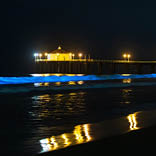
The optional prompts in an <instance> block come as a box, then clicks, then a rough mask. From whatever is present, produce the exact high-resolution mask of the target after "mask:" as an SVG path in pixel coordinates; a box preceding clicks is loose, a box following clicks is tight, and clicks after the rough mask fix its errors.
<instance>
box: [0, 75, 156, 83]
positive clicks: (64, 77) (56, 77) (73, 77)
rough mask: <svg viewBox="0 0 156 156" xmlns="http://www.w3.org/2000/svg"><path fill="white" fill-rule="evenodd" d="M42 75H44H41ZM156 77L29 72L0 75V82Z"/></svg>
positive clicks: (144, 76)
mask: <svg viewBox="0 0 156 156" xmlns="http://www.w3.org/2000/svg"><path fill="white" fill-rule="evenodd" d="M42 75H44V76H42ZM142 78H156V74H142V75H141V74H140V75H139V74H121V75H120V74H116V75H61V76H60V75H50V76H45V74H36V75H35V74H31V76H27V77H0V84H1V85H5V84H26V83H27V84H28V83H44V82H69V81H99V80H115V79H142Z"/></svg>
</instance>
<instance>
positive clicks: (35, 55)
mask: <svg viewBox="0 0 156 156" xmlns="http://www.w3.org/2000/svg"><path fill="white" fill-rule="evenodd" d="M37 56H38V53H35V54H34V57H35V61H36V60H37Z"/></svg>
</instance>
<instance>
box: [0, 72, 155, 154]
mask: <svg viewBox="0 0 156 156" xmlns="http://www.w3.org/2000/svg"><path fill="white" fill-rule="evenodd" d="M0 104H1V113H0V114H1V118H0V122H1V128H0V138H1V152H0V153H1V154H0V155H8V156H9V155H16V156H23V155H29V156H33V155H34V156H35V155H37V154H39V153H42V152H48V151H52V150H57V149H60V148H66V147H68V146H71V145H75V144H81V143H85V142H88V141H93V140H96V139H97V138H98V139H100V137H102V136H105V137H109V136H111V135H115V134H116V133H117V134H118V133H125V132H128V131H130V130H136V129H139V128H140V127H144V125H146V124H145V122H144V123H143V121H145V120H146V123H152V124H156V117H155V116H156V115H154V114H156V113H155V112H154V111H155V110H156V75H154V74H148V75H137V76H136V75H128V74H127V75H125V74H124V75H103V76H98V75H92V76H89V75H86V76H84V75H77V77H75V75H66V77H64V75H45V74H44V75H43V74H41V75H35V76H34V75H33V76H32V75H29V76H20V75H18V76H14V77H11V76H10V77H3V76H1V77H0ZM147 112H148V113H149V114H153V116H152V117H151V118H150V121H149V122H147V118H146V119H144V118H145V117H147V116H149V114H148V115H147ZM139 115H140V116H139ZM137 119H138V120H137ZM139 119H140V120H139ZM141 120H143V121H142V122H140V123H139V121H141ZM148 120H149V117H148ZM114 123H115V124H114ZM139 124H140V126H139ZM112 125H113V126H114V127H113V126H112ZM123 125H124V126H123ZM100 126H101V127H102V128H98V127H100ZM106 127H107V128H106ZM108 127H109V128H108ZM111 127H113V128H111ZM118 127H122V128H121V129H122V130H121V129H120V132H119V130H118ZM123 127H124V128H123ZM101 129H103V130H105V131H111V134H110V133H108V132H107V133H105V134H104V132H101V133H100V132H99V131H101ZM98 134H99V135H98Z"/></svg>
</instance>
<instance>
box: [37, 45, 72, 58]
mask: <svg viewBox="0 0 156 156" xmlns="http://www.w3.org/2000/svg"><path fill="white" fill-rule="evenodd" d="M34 56H35V61H71V60H73V59H74V56H75V54H72V53H71V52H69V51H65V50H63V49H62V48H61V47H60V46H59V47H58V48H57V49H56V50H54V51H52V52H50V53H47V52H45V53H39V54H38V53H35V54H34Z"/></svg>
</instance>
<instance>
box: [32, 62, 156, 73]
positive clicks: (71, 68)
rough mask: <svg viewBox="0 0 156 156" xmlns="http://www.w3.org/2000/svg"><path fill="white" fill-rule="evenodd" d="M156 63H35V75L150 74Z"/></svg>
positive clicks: (154, 70) (153, 70)
mask: <svg viewBox="0 0 156 156" xmlns="http://www.w3.org/2000/svg"><path fill="white" fill-rule="evenodd" d="M155 67H156V61H127V60H94V59H82V60H81V59H75V60H71V61H35V64H34V72H35V73H68V74H121V73H122V74H124V73H125V74H146V73H147V74H148V73H156V69H155Z"/></svg>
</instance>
